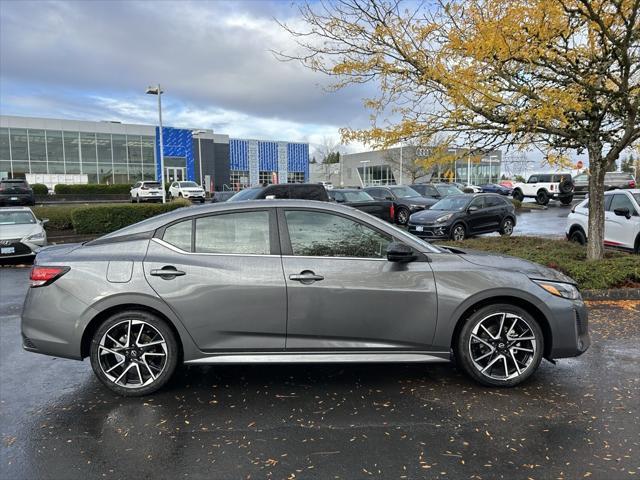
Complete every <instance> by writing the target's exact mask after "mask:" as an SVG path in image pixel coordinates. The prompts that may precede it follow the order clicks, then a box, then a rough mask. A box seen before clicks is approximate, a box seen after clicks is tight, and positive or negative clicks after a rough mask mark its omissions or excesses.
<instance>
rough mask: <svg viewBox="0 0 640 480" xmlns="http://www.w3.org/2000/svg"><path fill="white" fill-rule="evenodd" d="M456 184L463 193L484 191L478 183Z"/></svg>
mask: <svg viewBox="0 0 640 480" xmlns="http://www.w3.org/2000/svg"><path fill="white" fill-rule="evenodd" d="M455 185H456V186H457V187H458V189H459V190H461V191H462V192H463V193H482V189H481V188H480V187H479V186H478V185H472V184H470V183H456V184H455Z"/></svg>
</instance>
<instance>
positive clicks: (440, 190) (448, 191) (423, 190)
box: [410, 183, 464, 200]
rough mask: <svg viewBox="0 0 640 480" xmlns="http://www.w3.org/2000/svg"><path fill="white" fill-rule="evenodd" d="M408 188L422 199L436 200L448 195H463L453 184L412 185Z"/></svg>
mask: <svg viewBox="0 0 640 480" xmlns="http://www.w3.org/2000/svg"><path fill="white" fill-rule="evenodd" d="M410 186H411V188H413V189H414V190H415V191H416V192H418V193H419V194H420V195H422V196H423V197H429V198H436V199H438V200H440V199H441V198H444V197H448V196H449V195H460V194H462V193H464V192H463V191H462V190H460V189H459V188H458V186H457V185H454V184H453V183H414V184H413V185H410Z"/></svg>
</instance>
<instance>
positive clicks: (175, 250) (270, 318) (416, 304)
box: [22, 200, 590, 395]
mask: <svg viewBox="0 0 640 480" xmlns="http://www.w3.org/2000/svg"><path fill="white" fill-rule="evenodd" d="M22 336H23V344H24V348H25V349H26V350H29V351H32V352H38V353H44V354H47V355H55V356H58V357H66V358H72V359H77V360H81V359H84V358H86V357H89V358H90V359H91V366H92V367H93V370H94V372H95V374H96V375H97V376H98V378H99V379H100V380H101V381H102V382H103V383H104V384H105V385H106V386H108V387H109V388H110V389H111V390H113V391H114V392H117V393H119V394H122V395H145V394H149V393H151V392H153V391H155V390H157V389H158V388H160V387H162V386H163V385H164V384H165V383H166V382H167V381H168V380H169V378H170V377H171V375H172V374H173V372H174V370H175V369H176V365H177V364H178V363H179V362H184V363H187V364H223V363H304V362H424V363H428V362H441V361H448V360H450V359H451V358H455V359H456V361H457V363H458V365H459V366H460V367H461V368H463V369H464V370H465V372H466V373H467V374H469V375H470V376H471V377H472V378H474V379H475V380H477V381H478V382H480V383H482V384H485V385H489V386H514V385H517V384H519V383H521V382H523V381H524V380H526V379H527V378H529V377H530V376H531V375H532V374H533V373H534V372H535V370H536V369H537V368H538V365H539V364H540V361H541V360H542V358H543V357H544V358H547V359H549V360H551V359H555V358H561V357H572V356H577V355H580V354H582V353H583V352H584V351H585V350H586V349H587V348H588V347H589V344H590V340H589V333H588V328H587V312H586V309H585V305H584V303H583V301H582V299H581V296H580V293H579V291H578V289H577V288H576V285H575V282H574V281H573V280H572V279H571V278H568V277H566V276H565V275H563V274H561V273H559V272H557V271H555V270H552V269H549V268H545V267H542V266H540V265H537V264H534V263H531V262H528V261H525V260H520V259H516V258H511V257H504V256H497V255H489V254H485V253H480V252H473V251H469V250H465V249H463V248H438V247H436V246H433V245H431V244H429V243H427V242H424V241H422V240H420V239H418V238H417V237H414V236H412V235H410V234H408V233H407V232H405V231H403V230H401V229H399V228H396V227H394V226H392V225H390V224H388V223H386V222H384V221H382V220H379V219H377V218H375V217H372V216H370V215H367V214H366V213H363V212H361V211H359V210H355V209H352V208H349V207H344V206H340V205H334V204H331V203H328V202H311V201H295V200H263V201H252V202H237V203H223V204H209V205H203V206H201V207H190V208H182V209H179V210H175V211H173V212H170V213H166V214H163V215H159V216H157V217H153V218H151V219H148V220H145V221H143V222H140V223H137V224H135V225H132V226H129V227H126V228H124V229H122V230H119V231H117V232H114V233H110V234H108V235H105V236H103V237H101V238H98V239H97V240H94V241H91V242H88V243H84V244H74V245H60V246H54V247H49V248H46V249H44V250H42V251H41V252H40V253H38V255H37V257H36V260H35V263H34V266H33V269H32V272H31V288H30V289H29V292H28V294H27V297H26V300H25V304H24V309H23V314H22Z"/></svg>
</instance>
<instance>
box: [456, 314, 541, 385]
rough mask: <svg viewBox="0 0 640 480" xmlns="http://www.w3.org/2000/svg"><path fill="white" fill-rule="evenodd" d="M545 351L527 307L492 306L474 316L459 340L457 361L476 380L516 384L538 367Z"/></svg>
mask: <svg viewBox="0 0 640 480" xmlns="http://www.w3.org/2000/svg"><path fill="white" fill-rule="evenodd" d="M543 352H544V337H543V334H542V330H541V329H540V326H539V325H538V322H536V320H535V319H534V318H533V317H532V316H531V315H530V314H529V313H528V312H527V311H525V310H524V309H522V308H520V307H516V306H515V305H509V304H496V305H489V306H487V307H484V308H481V309H480V310H478V311H477V312H475V313H473V315H471V316H470V317H469V318H468V319H467V321H466V323H465V324H464V326H463V327H462V330H461V331H460V335H459V337H458V339H457V343H456V346H455V354H456V361H457V363H458V364H459V365H461V366H462V368H463V369H464V370H465V372H466V373H467V374H468V375H469V376H470V377H472V378H473V379H474V380H476V381H478V382H480V383H482V384H483V385H488V386H492V387H513V386H515V385H518V384H519V383H521V382H523V381H525V380H526V379H528V378H529V377H530V376H531V375H533V373H534V372H535V371H536V370H537V368H538V366H539V365H540V361H541V360H542V354H543Z"/></svg>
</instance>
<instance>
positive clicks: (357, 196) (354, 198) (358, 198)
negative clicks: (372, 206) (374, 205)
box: [342, 191, 373, 202]
mask: <svg viewBox="0 0 640 480" xmlns="http://www.w3.org/2000/svg"><path fill="white" fill-rule="evenodd" d="M342 195H344V199H345V200H346V201H347V202H372V201H373V197H372V196H371V195H369V194H368V193H367V192H358V191H352V192H342Z"/></svg>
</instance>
